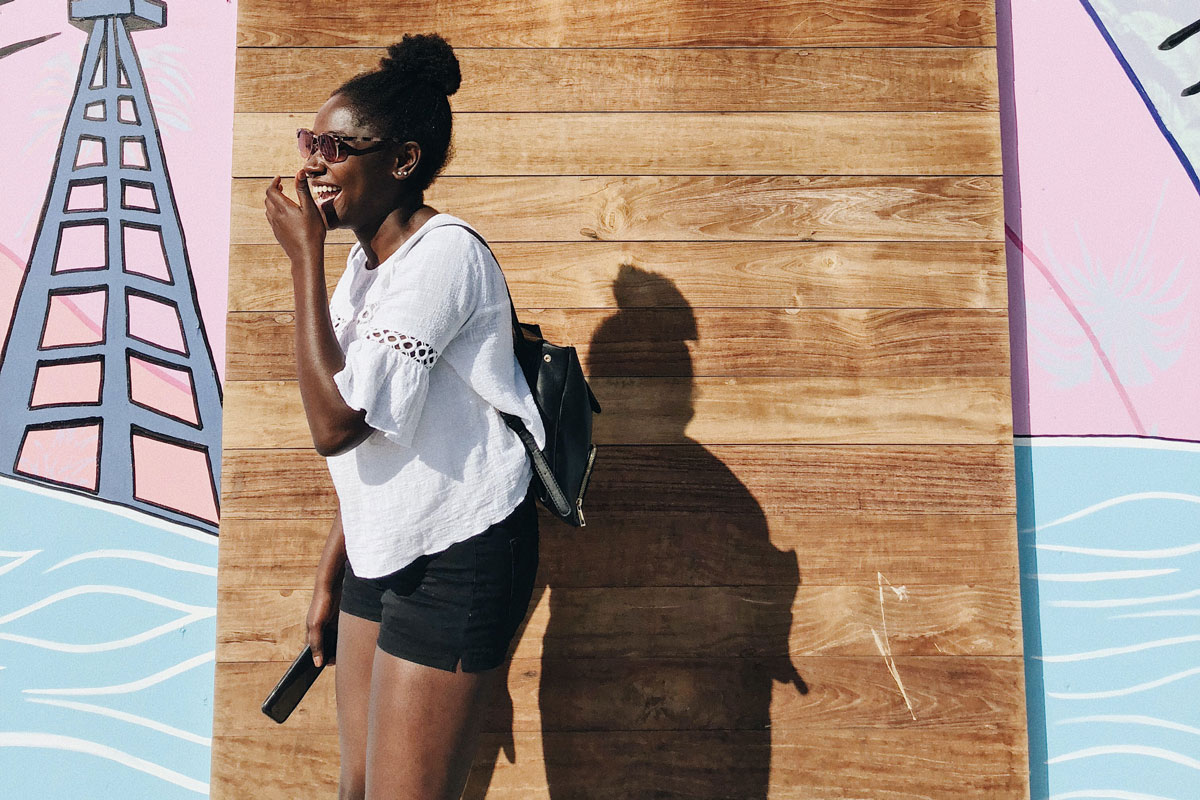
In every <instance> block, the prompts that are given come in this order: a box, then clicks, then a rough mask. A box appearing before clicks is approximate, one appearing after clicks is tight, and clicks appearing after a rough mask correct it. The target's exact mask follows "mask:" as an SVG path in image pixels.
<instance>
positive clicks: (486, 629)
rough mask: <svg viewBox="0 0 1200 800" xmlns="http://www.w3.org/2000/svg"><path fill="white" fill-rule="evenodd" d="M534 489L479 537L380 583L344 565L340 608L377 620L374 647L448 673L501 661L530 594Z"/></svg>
mask: <svg viewBox="0 0 1200 800" xmlns="http://www.w3.org/2000/svg"><path fill="white" fill-rule="evenodd" d="M533 498H534V495H533V492H532V491H531V492H529V494H527V495H526V496H525V499H524V500H522V501H521V503H520V505H518V506H517V507H516V508H515V509H513V511H512V513H511V514H509V515H508V516H507V517H506V518H504V519H502V520H501V521H500V522H497V523H496V524H494V525H492V526H490V527H489V528H488V529H487V530H485V531H483V532H482V533H478V534H476V535H474V536H472V537H471V538H469V539H466V540H464V541H461V542H458V543H456V544H454V545H451V546H450V547H449V548H447V549H446V550H443V551H442V552H440V553H434V554H433V555H428V556H421V557H420V558H418V559H417V560H416V561H414V562H413V563H411V564H409V565H408V566H406V567H404V568H403V569H400V570H398V571H396V572H393V573H392V574H390V575H384V576H383V577H381V578H360V577H358V576H357V575H355V574H354V571H353V570H352V569H351V568H350V565H349V564H347V565H346V576H345V578H344V580H343V582H342V603H341V610H342V611H345V612H346V613H347V614H352V615H353V616H356V617H362V618H363V619H368V620H371V621H372V622H378V623H379V639H378V641H377V644H378V646H379V649H380V650H383V651H384V652H385V653H389V654H391V655H393V656H396V657H397V658H403V659H405V660H406V661H413V662H416V663H417V664H424V665H425V666H429V667H436V668H437V669H444V670H446V671H448V672H454V671H455V669H456V666H457V665H458V663H459V662H460V661H461V662H462V670H463V672H482V671H483V670H487V669H492V668H493V667H497V666H499V665H500V664H501V663H503V661H504V658H505V656H506V655H507V653H508V647H509V644H510V643H511V642H512V638H513V636H514V635H515V634H516V632H517V629H518V628H520V626H521V622H522V621H523V620H524V619H525V614H526V612H527V611H528V609H529V600H530V598H531V597H532V595H533V584H534V580H535V578H536V577H537V567H538V523H537V510H536V508H535V507H534V500H533Z"/></svg>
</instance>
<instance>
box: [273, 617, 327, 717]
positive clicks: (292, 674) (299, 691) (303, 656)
mask: <svg viewBox="0 0 1200 800" xmlns="http://www.w3.org/2000/svg"><path fill="white" fill-rule="evenodd" d="M336 646H337V635H336V634H334V635H332V636H331V635H329V634H326V636H325V663H326V664H328V663H329V660H330V659H331V658H333V656H334V648H335V647H336ZM324 668H325V667H324V666H323V665H322V666H320V667H318V666H317V665H316V664H314V663H313V659H312V647H311V646H309V645H305V646H304V649H303V650H301V651H300V655H298V656H296V660H295V661H293V662H292V665H291V666H290V667H288V671H287V672H285V673H284V674H283V677H282V678H280V679H279V683H277V684H275V688H274V689H272V690H271V693H270V694H269V695H267V699H266V700H264V701H263V704H262V712H263V713H264V714H266V715H267V716H268V717H270V718H271V719H273V720H275V721H276V722H279V723H282V722H283V721H284V720H285V719H287V718H288V717H289V716H290V715H291V713H292V711H294V710H295V708H296V706H298V705H299V704H300V699H301V698H303V697H304V694H305V692H307V691H308V690H309V687H311V686H312V685H313V682H314V681H315V680H316V679H317V676H318V675H320V674H321V670H323V669H324Z"/></svg>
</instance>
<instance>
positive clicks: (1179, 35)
mask: <svg viewBox="0 0 1200 800" xmlns="http://www.w3.org/2000/svg"><path fill="white" fill-rule="evenodd" d="M1195 33H1200V19H1198V20H1196V21H1195V22H1193V23H1192V24H1191V25H1185V26H1184V27H1182V28H1180V29H1179V30H1177V31H1175V32H1174V33H1172V34H1171V35H1170V36H1168V37H1167V38H1166V39H1163V41H1162V44H1160V45H1159V46H1158V49H1159V50H1170V49H1171V48H1173V47H1175V46H1177V45H1179V44H1180V43H1181V42H1183V41H1184V40H1185V39H1187V38H1188V37H1189V36H1192V35H1193V34H1195ZM1194 94H1200V81H1197V82H1196V83H1193V84H1192V85H1191V86H1189V87H1187V88H1186V89H1184V90H1183V91H1182V92H1180V95H1182V96H1183V97H1190V96H1191V95H1194Z"/></svg>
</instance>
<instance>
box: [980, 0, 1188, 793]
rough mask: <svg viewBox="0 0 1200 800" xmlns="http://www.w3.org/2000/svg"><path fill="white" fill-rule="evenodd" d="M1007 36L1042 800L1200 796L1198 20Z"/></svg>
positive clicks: (1148, 10) (1014, 273) (1006, 16)
mask: <svg viewBox="0 0 1200 800" xmlns="http://www.w3.org/2000/svg"><path fill="white" fill-rule="evenodd" d="M997 15H998V22H999V25H998V30H999V67H1000V85H1001V95H1002V124H1003V125H1004V127H1005V130H1004V134H1005V135H1004V137H1003V140H1004V145H1005V160H1004V171H1005V202H1006V214H1005V216H1006V234H1007V245H1008V267H1009V285H1010V308H1011V312H1012V357H1013V397H1014V408H1013V412H1014V423H1015V425H1014V431H1015V433H1016V434H1017V439H1016V464H1017V479H1018V486H1017V494H1018V528H1019V536H1020V544H1021V557H1022V561H1021V563H1022V592H1023V600H1024V613H1025V648H1026V676H1027V698H1028V710H1029V725H1030V764H1031V770H1032V776H1031V777H1032V780H1031V788H1032V797H1033V798H1034V799H1035V800H1044V798H1055V800H1067V798H1113V799H1114V800H1167V799H1168V798H1170V799H1172V800H1187V799H1188V798H1195V797H1200V704H1198V703H1196V702H1195V692H1196V690H1197V689H1198V688H1200V633H1198V631H1200V628H1198V627H1197V621H1198V618H1200V417H1198V416H1197V415H1196V414H1195V409H1196V406H1197V399H1198V397H1197V395H1198V393H1200V391H1198V390H1200V312H1198V311H1197V307H1198V306H1197V299H1198V293H1200V286H1197V283H1198V282H1200V270H1198V269H1197V268H1198V267H1200V254H1198V253H1197V248H1196V231H1197V222H1198V221H1200V180H1198V179H1197V173H1196V165H1197V164H1200V97H1196V96H1195V95H1196V93H1197V91H1198V90H1200V84H1197V81H1200V35H1195V34H1196V33H1197V31H1198V30H1200V24H1198V21H1197V19H1196V17H1197V16H1198V15H1200V12H1198V11H1197V9H1196V7H1195V5H1194V4H1189V3H1180V2H1167V1H1166V0H1050V1H1049V2H1046V0H1003V2H1001V3H998V8H997Z"/></svg>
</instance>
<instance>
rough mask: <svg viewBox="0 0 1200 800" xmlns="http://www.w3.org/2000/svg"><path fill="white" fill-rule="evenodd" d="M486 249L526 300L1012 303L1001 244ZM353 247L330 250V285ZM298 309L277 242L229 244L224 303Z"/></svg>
mask: <svg viewBox="0 0 1200 800" xmlns="http://www.w3.org/2000/svg"><path fill="white" fill-rule="evenodd" d="M469 221H470V220H468V222H469ZM492 250H493V252H494V253H495V254H496V258H497V259H498V260H499V262H500V266H501V268H502V269H503V270H504V275H505V279H506V280H507V281H508V286H509V289H510V290H511V292H512V295H513V299H514V300H515V302H516V304H517V306H518V307H523V308H526V307H529V306H535V305H536V306H537V307H539V308H616V307H617V306H618V304H620V306H621V307H625V308H638V307H646V308H679V307H687V306H692V307H696V308H703V307H711V306H721V307H726V308H754V307H775V308H808V307H823V308H829V307H866V308H889V307H891V308H906V307H907V308H914V307H915V308H958V309H973V308H991V309H1005V308H1007V305H1008V301H1007V294H1006V293H1007V290H1008V289H1007V277H1006V272H1005V264H1004V245H1003V244H1002V243H1000V242H596V241H588V242H545V243H543V242H500V243H496V244H494V245H492ZM349 252H350V246H349V245H347V244H334V245H329V246H328V247H327V248H326V253H325V270H326V278H327V283H328V286H329V289H330V291H332V289H333V287H334V285H335V284H336V283H337V278H338V277H339V276H340V275H341V273H342V270H343V268H344V265H345V263H346V258H347V256H348V255H349ZM294 307H295V302H294V299H293V292H292V274H291V265H290V263H289V262H288V260H287V257H286V256H285V255H284V253H283V250H282V249H281V248H280V247H279V246H278V245H277V244H274V243H272V244H262V245H254V244H243V245H234V246H233V248H232V249H231V251H230V257H229V310H230V311H291V310H292V309H293V308H294Z"/></svg>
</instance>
